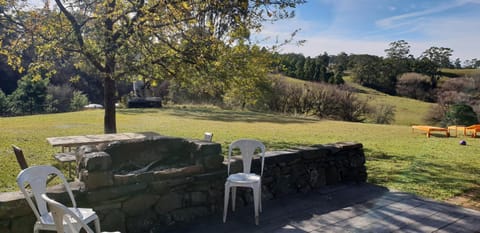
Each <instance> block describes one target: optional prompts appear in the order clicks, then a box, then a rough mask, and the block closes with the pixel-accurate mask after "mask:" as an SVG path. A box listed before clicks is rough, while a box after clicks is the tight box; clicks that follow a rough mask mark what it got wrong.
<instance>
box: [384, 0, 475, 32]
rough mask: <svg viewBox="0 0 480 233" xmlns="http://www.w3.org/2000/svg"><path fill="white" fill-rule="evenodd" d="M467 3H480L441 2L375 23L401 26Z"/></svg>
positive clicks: (389, 26) (465, 0)
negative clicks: (434, 5) (437, 4)
mask: <svg viewBox="0 0 480 233" xmlns="http://www.w3.org/2000/svg"><path fill="white" fill-rule="evenodd" d="M468 3H480V0H456V1H453V2H452V3H449V4H442V5H439V6H436V7H432V8H428V9H425V10H421V11H415V12H411V13H407V14H402V15H396V16H392V17H388V18H384V19H380V20H377V21H376V24H377V25H378V26H380V27H381V28H384V29H391V28H397V27H402V26H406V25H414V24H415V23H416V21H417V19H419V18H420V19H421V18H422V17H426V16H428V15H431V14H434V13H439V12H444V11H447V10H450V9H452V8H456V7H460V6H463V5H466V4H468Z"/></svg>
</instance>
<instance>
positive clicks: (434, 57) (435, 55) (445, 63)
mask: <svg viewBox="0 0 480 233" xmlns="http://www.w3.org/2000/svg"><path fill="white" fill-rule="evenodd" d="M452 53H453V50H452V49H450V48H444V47H435V46H433V47H430V48H429V49H427V50H425V51H424V52H423V53H422V55H421V57H420V59H422V58H426V59H428V60H430V61H432V62H433V63H434V64H435V65H437V66H438V67H440V68H450V67H452V64H451V63H450V57H451V56H452Z"/></svg>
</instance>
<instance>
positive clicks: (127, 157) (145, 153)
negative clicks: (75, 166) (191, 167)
mask: <svg viewBox="0 0 480 233" xmlns="http://www.w3.org/2000/svg"><path fill="white" fill-rule="evenodd" d="M105 152H106V153H108V154H109V155H110V156H111V157H112V166H113V169H114V170H122V169H124V168H125V167H131V164H132V163H133V164H136V165H138V166H140V167H143V166H146V165H147V164H149V163H151V162H152V161H159V162H161V164H162V165H164V166H170V165H176V164H182V163H188V164H193V162H194V161H192V160H191V144H190V142H188V141H187V140H185V139H183V138H176V137H167V136H156V137H152V138H150V139H147V140H143V141H137V142H128V141H122V142H115V143H111V144H109V145H108V146H107V148H105Z"/></svg>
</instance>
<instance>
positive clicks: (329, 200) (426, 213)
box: [162, 184, 480, 233]
mask: <svg viewBox="0 0 480 233" xmlns="http://www.w3.org/2000/svg"><path fill="white" fill-rule="evenodd" d="M253 216H254V213H253V205H247V206H244V207H241V208H239V207H237V210H236V211H235V212H232V211H231V208H230V209H229V212H228V216H227V222H226V223H223V222H222V216H221V214H220V213H219V214H218V215H214V216H209V217H206V218H199V219H198V220H197V221H195V222H194V223H192V224H185V226H177V227H175V228H172V229H163V230H162V232H169V233H180V232H185V233H189V232H190V233H207V232H209V233H217V232H228V233H240V232H249V233H266V232H273V233H305V232H309V233H319V232H438V233H444V232H452V233H453V232H454V233H457V232H480V211H475V210H471V209H466V208H462V207H459V206H455V205H451V204H448V203H443V202H437V201H433V200H429V199H424V198H420V197H417V196H415V195H412V194H408V193H403V192H395V191H389V190H387V189H386V188H384V187H379V186H375V185H371V184H352V185H342V186H335V187H329V188H322V189H320V190H318V191H314V192H311V193H307V194H294V195H290V196H286V197H284V198H280V199H276V200H270V201H265V200H264V201H263V212H262V213H261V214H260V225H259V226H256V225H255V220H254V217H253Z"/></svg>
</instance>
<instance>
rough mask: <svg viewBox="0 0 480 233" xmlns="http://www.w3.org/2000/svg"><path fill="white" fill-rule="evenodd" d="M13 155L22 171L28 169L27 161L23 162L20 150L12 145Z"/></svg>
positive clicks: (23, 158) (23, 157)
mask: <svg viewBox="0 0 480 233" xmlns="http://www.w3.org/2000/svg"><path fill="white" fill-rule="evenodd" d="M12 148H13V153H15V157H16V158H17V162H18V165H20V168H21V169H22V170H23V169H25V168H27V167H28V164H27V161H26V160H25V156H24V155H23V151H22V149H20V147H18V146H15V145H12Z"/></svg>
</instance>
